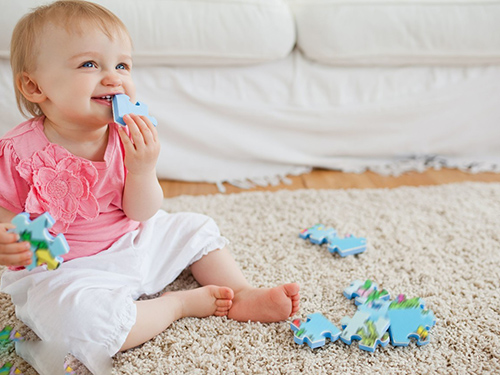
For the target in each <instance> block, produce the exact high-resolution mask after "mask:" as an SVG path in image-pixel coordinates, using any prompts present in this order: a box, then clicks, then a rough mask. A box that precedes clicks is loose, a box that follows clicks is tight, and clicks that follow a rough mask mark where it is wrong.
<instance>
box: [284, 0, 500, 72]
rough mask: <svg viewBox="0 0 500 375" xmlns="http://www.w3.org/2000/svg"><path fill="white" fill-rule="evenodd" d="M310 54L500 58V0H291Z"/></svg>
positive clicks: (467, 60) (385, 61) (372, 60)
mask: <svg viewBox="0 0 500 375" xmlns="http://www.w3.org/2000/svg"><path fill="white" fill-rule="evenodd" d="M288 2H289V3H290V5H291V6H292V9H293V10H294V13H295V16H296V21H297V29H298V31H297V33H298V41H297V44H298V46H299V47H300V49H301V51H302V52H303V53H304V54H305V55H306V57H308V58H310V59H312V60H315V61H318V62H321V63H325V64H334V65H373V64H379V65H408V64H429V65H433V64H439V65H457V64H458V65H473V64H498V63H500V1H498V0H479V1H472V0H369V1H368V0H366V1H365V0H349V1H345V0H288Z"/></svg>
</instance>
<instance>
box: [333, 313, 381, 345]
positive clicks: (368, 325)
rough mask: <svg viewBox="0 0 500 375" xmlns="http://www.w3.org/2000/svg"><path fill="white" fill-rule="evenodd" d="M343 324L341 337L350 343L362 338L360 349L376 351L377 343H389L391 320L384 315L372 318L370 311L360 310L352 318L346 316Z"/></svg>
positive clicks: (342, 321)
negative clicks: (388, 331)
mask: <svg viewBox="0 0 500 375" xmlns="http://www.w3.org/2000/svg"><path fill="white" fill-rule="evenodd" d="M341 324H342V328H343V331H342V333H341V335H340V339H341V340H342V341H343V342H345V343H346V344H348V345H350V344H351V343H352V340H353V339H355V340H360V342H359V348H360V349H363V350H367V351H370V352H374V351H375V349H376V348H377V345H379V344H380V345H381V346H382V347H385V346H387V344H388V343H389V334H388V333H387V329H388V328H389V320H388V319H386V318H384V317H381V316H379V317H378V319H372V318H371V313H370V312H367V311H361V310H358V311H356V314H354V316H353V317H352V318H349V317H344V318H343V319H342V320H341Z"/></svg>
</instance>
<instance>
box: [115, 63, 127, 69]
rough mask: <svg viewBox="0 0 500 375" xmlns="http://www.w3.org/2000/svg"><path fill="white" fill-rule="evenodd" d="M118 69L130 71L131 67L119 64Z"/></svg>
mask: <svg viewBox="0 0 500 375" xmlns="http://www.w3.org/2000/svg"><path fill="white" fill-rule="evenodd" d="M116 69H122V70H129V66H128V65H127V64H121V63H120V64H118V65H117V66H116Z"/></svg>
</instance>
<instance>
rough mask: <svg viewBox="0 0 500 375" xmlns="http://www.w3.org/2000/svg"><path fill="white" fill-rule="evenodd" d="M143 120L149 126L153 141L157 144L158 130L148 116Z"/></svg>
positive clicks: (143, 117)
mask: <svg viewBox="0 0 500 375" xmlns="http://www.w3.org/2000/svg"><path fill="white" fill-rule="evenodd" d="M141 118H142V119H143V120H144V122H145V123H146V125H147V126H148V129H149V131H150V132H151V136H152V141H153V142H156V141H157V140H158V131H157V130H156V126H154V125H153V123H152V122H151V120H150V119H149V118H147V117H146V116H142V117H141Z"/></svg>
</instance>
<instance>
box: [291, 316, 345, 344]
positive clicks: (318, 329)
mask: <svg viewBox="0 0 500 375" xmlns="http://www.w3.org/2000/svg"><path fill="white" fill-rule="evenodd" d="M290 328H291V329H292V331H294V332H295V334H294V341H295V342H296V343H297V344H299V345H302V344H303V343H304V342H306V343H307V344H308V345H309V346H310V347H311V348H312V349H315V348H318V347H320V346H323V345H325V343H326V338H329V339H330V341H331V342H333V341H335V340H337V339H338V338H339V335H340V330H339V329H338V328H337V327H336V326H335V325H334V324H333V323H332V322H330V321H329V320H328V319H326V318H325V317H324V316H323V314H321V313H314V314H310V315H308V316H307V320H306V321H301V320H300V319H295V320H294V321H293V322H292V323H291V324H290Z"/></svg>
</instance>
